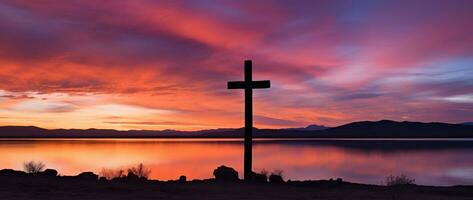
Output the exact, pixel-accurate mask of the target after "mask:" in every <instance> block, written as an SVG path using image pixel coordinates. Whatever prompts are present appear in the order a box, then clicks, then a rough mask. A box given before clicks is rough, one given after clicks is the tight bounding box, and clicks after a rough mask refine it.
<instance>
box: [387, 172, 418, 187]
mask: <svg viewBox="0 0 473 200" xmlns="http://www.w3.org/2000/svg"><path fill="white" fill-rule="evenodd" d="M414 184H415V179H411V178H408V177H407V176H406V175H404V174H401V175H399V176H393V175H390V176H388V177H386V185H387V186H400V185H414Z"/></svg>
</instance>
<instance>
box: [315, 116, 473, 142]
mask: <svg viewBox="0 0 473 200" xmlns="http://www.w3.org/2000/svg"><path fill="white" fill-rule="evenodd" d="M319 136H320V137H337V138H344V137H348V138H468V137H470V138H471V137H473V126H467V125H459V124H447V123H438V122H434V123H421V122H407V121H404V122H396V121H389V120H381V121H376V122H371V121H363V122H353V123H349V124H345V125H342V126H338V127H335V128H331V129H327V130H323V131H321V135H319Z"/></svg>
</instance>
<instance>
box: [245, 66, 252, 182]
mask: <svg viewBox="0 0 473 200" xmlns="http://www.w3.org/2000/svg"><path fill="white" fill-rule="evenodd" d="M252 71H253V70H252V63H251V60H245V153H244V154H245V155H244V168H245V169H244V171H245V180H251V174H252V169H251V168H252V167H251V166H252V161H253V148H252V143H253V88H252V81H253V77H252Z"/></svg>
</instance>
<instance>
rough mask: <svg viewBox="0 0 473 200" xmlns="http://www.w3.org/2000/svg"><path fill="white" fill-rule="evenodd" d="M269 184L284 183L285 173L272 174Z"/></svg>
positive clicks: (279, 171) (277, 171) (276, 171)
mask: <svg viewBox="0 0 473 200" xmlns="http://www.w3.org/2000/svg"><path fill="white" fill-rule="evenodd" d="M269 182H270V183H284V178H283V171H282V170H275V171H274V172H273V173H271V175H270V176H269Z"/></svg>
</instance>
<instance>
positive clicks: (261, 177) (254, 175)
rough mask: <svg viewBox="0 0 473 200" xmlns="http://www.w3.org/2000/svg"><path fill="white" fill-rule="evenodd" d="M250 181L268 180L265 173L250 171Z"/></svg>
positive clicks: (264, 181) (260, 181) (262, 181)
mask: <svg viewBox="0 0 473 200" xmlns="http://www.w3.org/2000/svg"><path fill="white" fill-rule="evenodd" d="M251 177H252V181H253V182H255V183H267V182H268V177H267V176H266V175H265V174H258V173H255V172H252V176H251Z"/></svg>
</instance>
